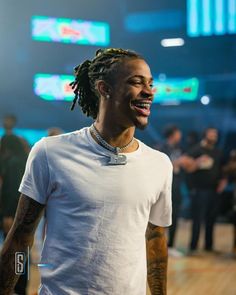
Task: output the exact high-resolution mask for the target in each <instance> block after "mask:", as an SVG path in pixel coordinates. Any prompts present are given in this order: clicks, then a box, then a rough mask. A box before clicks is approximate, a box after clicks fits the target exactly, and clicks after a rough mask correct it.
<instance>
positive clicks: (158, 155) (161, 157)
mask: <svg viewBox="0 0 236 295" xmlns="http://www.w3.org/2000/svg"><path fill="white" fill-rule="evenodd" d="M141 144H142V149H143V152H144V153H145V154H146V155H148V156H149V157H152V158H153V160H156V161H158V162H162V163H164V164H168V165H169V164H170V165H172V164H171V161H170V158H169V156H168V155H167V154H166V153H164V152H162V151H159V150H157V149H154V148H152V147H150V146H148V145H146V144H145V143H143V142H141Z"/></svg>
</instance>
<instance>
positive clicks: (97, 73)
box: [70, 48, 143, 119]
mask: <svg viewBox="0 0 236 295" xmlns="http://www.w3.org/2000/svg"><path fill="white" fill-rule="evenodd" d="M125 58H137V59H143V58H142V57H141V56H140V55H138V54H137V53H136V52H134V51H130V50H124V49H120V48H108V49H99V50H97V52H96V55H95V57H94V59H93V60H91V61H90V60H86V61H84V62H83V63H81V64H80V65H78V66H76V67H75V68H74V72H75V80H74V81H73V82H72V83H71V84H70V85H71V86H72V89H73V90H74V94H75V98H74V100H73V103H72V106H71V110H73V109H74V107H75V104H76V102H77V101H78V104H79V105H80V107H81V109H82V111H83V113H84V114H86V115H87V116H91V117H92V118H93V119H96V117H97V114H98V107H99V94H98V93H97V91H96V89H95V84H96V83H95V82H96V80H98V79H101V80H104V81H107V82H108V81H109V78H110V77H111V74H112V73H113V72H114V69H115V68H116V65H117V64H119V63H121V62H122V61H123V60H124V59H125Z"/></svg>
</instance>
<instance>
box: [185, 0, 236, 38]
mask: <svg viewBox="0 0 236 295" xmlns="http://www.w3.org/2000/svg"><path fill="white" fill-rule="evenodd" d="M187 33H188V35H189V36H190V37H198V36H210V35H224V34H235V33H236V0H188V2H187Z"/></svg>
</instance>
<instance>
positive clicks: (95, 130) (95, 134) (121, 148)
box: [90, 124, 134, 155]
mask: <svg viewBox="0 0 236 295" xmlns="http://www.w3.org/2000/svg"><path fill="white" fill-rule="evenodd" d="M90 130H91V131H92V133H93V134H94V136H95V137H96V138H97V140H98V142H99V143H100V144H101V145H102V146H103V147H104V148H106V149H108V150H109V151H111V152H113V153H114V154H117V155H118V154H119V152H121V151H123V150H124V149H126V148H127V147H129V146H131V145H132V143H133V142H134V137H132V139H131V141H130V142H129V143H127V144H126V145H124V146H122V147H113V146H112V145H110V144H109V143H107V142H106V141H105V140H104V139H103V138H102V137H101V135H100V133H99V132H98V130H97V128H96V127H95V126H94V124H92V125H91V127H90Z"/></svg>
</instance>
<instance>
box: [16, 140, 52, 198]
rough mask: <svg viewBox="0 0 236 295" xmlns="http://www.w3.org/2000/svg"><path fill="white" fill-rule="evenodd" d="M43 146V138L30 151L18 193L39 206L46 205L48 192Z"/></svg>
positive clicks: (45, 158) (46, 163)
mask: <svg viewBox="0 0 236 295" xmlns="http://www.w3.org/2000/svg"><path fill="white" fill-rule="evenodd" d="M45 145H46V144H45V138H43V139H41V140H40V141H38V142H37V143H36V144H35V145H34V146H33V148H32V149H31V151H30V154H29V157H28V159H27V163H26V168H25V172H24V175H23V178H22V181H21V184H20V187H19V192H21V193H22V194H24V195H27V196H28V197H30V198H32V199H34V200H35V201H37V202H39V203H41V204H46V202H47V197H48V195H49V192H50V185H49V184H50V175H49V168H48V162H47V155H46V146H45Z"/></svg>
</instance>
